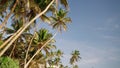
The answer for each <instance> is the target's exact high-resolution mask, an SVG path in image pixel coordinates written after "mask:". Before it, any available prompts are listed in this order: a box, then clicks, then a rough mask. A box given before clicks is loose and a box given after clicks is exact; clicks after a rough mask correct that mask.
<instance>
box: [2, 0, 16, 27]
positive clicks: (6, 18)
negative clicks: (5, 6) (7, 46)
mask: <svg viewBox="0 0 120 68" xmlns="http://www.w3.org/2000/svg"><path fill="white" fill-rule="evenodd" d="M17 2H18V0H16V2H15V4H14V6H13V8H12V10H11V11H10V13H9V14H8V15H7V16H6V17H5V20H4V21H3V22H2V24H0V29H2V28H3V27H4V26H5V24H6V23H7V21H8V19H9V17H10V16H11V14H12V13H13V11H14V9H15V7H16V5H17Z"/></svg>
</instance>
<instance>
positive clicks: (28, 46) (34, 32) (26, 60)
mask: <svg viewBox="0 0 120 68" xmlns="http://www.w3.org/2000/svg"><path fill="white" fill-rule="evenodd" d="M34 37H35V32H34V35H33V37H32V39H31V40H30V43H29V45H28V48H27V52H26V56H25V63H24V68H25V65H26V62H27V56H28V52H29V49H30V45H31V44H32V41H33V39H34Z"/></svg>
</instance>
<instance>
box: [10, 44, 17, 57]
mask: <svg viewBox="0 0 120 68" xmlns="http://www.w3.org/2000/svg"><path fill="white" fill-rule="evenodd" d="M15 47H16V42H15V44H14V45H13V48H12V51H11V53H10V55H9V57H11V56H12V53H13V51H14V49H15Z"/></svg>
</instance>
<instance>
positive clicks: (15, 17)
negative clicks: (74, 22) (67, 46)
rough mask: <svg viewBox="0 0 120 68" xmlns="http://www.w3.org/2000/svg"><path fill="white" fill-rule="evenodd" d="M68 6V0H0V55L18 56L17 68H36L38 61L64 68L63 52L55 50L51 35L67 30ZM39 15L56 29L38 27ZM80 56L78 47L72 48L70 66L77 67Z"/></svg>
mask: <svg viewBox="0 0 120 68" xmlns="http://www.w3.org/2000/svg"><path fill="white" fill-rule="evenodd" d="M59 5H63V6H64V7H60V6H59ZM68 10H69V6H68V2H67V0H0V21H1V23H0V57H6V56H7V57H10V58H12V59H17V60H19V66H20V68H39V67H40V65H39V64H43V65H44V66H45V67H47V64H49V65H50V66H49V67H51V68H52V66H53V65H57V66H60V68H65V67H64V66H63V65H62V63H61V58H62V56H63V52H62V51H61V50H57V48H56V46H55V45H54V43H55V42H56V41H55V39H54V37H55V36H56V34H57V32H62V30H64V31H66V30H67V23H70V22H71V19H70V17H67V13H68ZM38 19H40V20H42V21H43V22H46V23H48V24H49V25H50V26H52V27H53V29H57V31H56V33H55V34H52V33H50V32H49V30H48V29H45V28H41V29H39V30H38V28H36V27H37V25H36V23H37V24H38V23H39V22H38V21H37V20H38ZM39 24H40V23H39ZM33 30H34V31H33ZM79 58H80V53H79V51H77V50H75V51H74V52H72V57H71V58H70V64H71V65H73V68H77V65H76V64H75V63H76V62H77V61H78V59H79ZM0 62H1V61H0ZM66 68H67V66H66Z"/></svg>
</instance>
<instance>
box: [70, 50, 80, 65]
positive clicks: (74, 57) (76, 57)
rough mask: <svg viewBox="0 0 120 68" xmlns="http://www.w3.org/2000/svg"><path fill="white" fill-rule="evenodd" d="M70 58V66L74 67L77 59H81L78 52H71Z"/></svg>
mask: <svg viewBox="0 0 120 68" xmlns="http://www.w3.org/2000/svg"><path fill="white" fill-rule="evenodd" d="M71 55H72V57H71V58H70V64H72V65H74V63H76V62H78V60H79V59H81V57H80V53H79V51H78V50H75V51H73V52H72V54H71Z"/></svg>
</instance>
